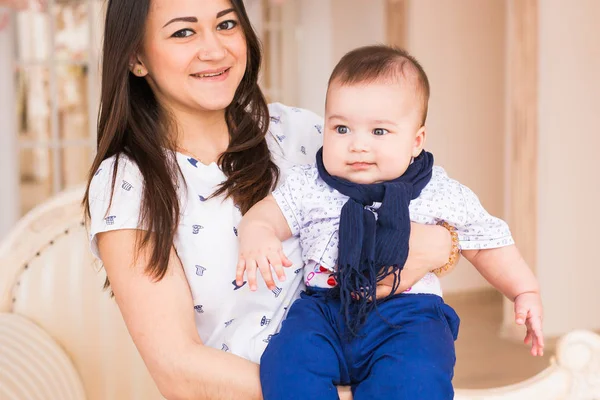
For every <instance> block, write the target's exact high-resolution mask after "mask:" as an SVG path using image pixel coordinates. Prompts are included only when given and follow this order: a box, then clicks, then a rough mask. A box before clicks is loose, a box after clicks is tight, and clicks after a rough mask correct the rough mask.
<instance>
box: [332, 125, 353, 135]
mask: <svg viewBox="0 0 600 400" xmlns="http://www.w3.org/2000/svg"><path fill="white" fill-rule="evenodd" d="M335 131H336V132H337V133H340V134H342V135H344V134H346V133H348V132H350V129H348V127H347V126H344V125H338V126H336V127H335Z"/></svg>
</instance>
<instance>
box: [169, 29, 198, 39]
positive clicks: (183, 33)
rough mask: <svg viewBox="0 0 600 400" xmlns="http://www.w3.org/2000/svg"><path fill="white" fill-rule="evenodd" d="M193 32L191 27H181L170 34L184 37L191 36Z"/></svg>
mask: <svg viewBox="0 0 600 400" xmlns="http://www.w3.org/2000/svg"><path fill="white" fill-rule="evenodd" d="M193 34H194V31H193V30H191V29H181V30H179V31H177V32H175V33H174V34H173V35H171V36H172V37H176V38H185V37H188V36H192V35H193Z"/></svg>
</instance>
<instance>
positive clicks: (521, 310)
mask: <svg viewBox="0 0 600 400" xmlns="http://www.w3.org/2000/svg"><path fill="white" fill-rule="evenodd" d="M527 312H528V310H527V308H526V307H518V308H516V307H515V322H516V323H517V325H523V324H524V323H525V321H526V320H527Z"/></svg>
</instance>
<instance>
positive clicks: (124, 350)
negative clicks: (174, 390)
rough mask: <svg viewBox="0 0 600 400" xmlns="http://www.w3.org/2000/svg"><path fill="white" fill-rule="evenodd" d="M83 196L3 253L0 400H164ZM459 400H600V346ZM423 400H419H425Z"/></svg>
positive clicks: (52, 209)
mask: <svg viewBox="0 0 600 400" xmlns="http://www.w3.org/2000/svg"><path fill="white" fill-rule="evenodd" d="M82 194H83V190H82V188H77V189H74V190H72V191H69V192H64V193H61V194H59V195H58V196H56V197H54V198H52V199H51V200H49V201H48V202H46V203H45V204H43V205H41V206H39V207H37V208H36V209H34V210H33V211H32V212H30V213H29V214H28V215H27V216H25V217H24V218H23V219H22V220H21V221H20V222H19V223H18V225H17V226H16V227H15V228H14V229H13V230H12V232H11V233H10V234H9V236H8V237H7V239H6V240H5V241H4V242H3V243H1V244H0V399H3V400H4V399H6V400H38V399H39V400H42V399H43V400H46V399H48V400H83V399H90V400H95V399H98V400H101V399H102V400H104V399H111V400H112V399H115V400H121V399H123V400H129V399H143V400H153V399H162V396H161V395H160V393H159V392H158V390H157V389H156V386H155V385H154V383H153V382H152V379H151V378H150V376H149V374H148V372H147V370H146V368H145V366H144V364H143V362H142V361H141V358H140V356H139V354H138V353H137V351H136V349H135V347H134V346H133V344H132V342H131V339H130V337H129V335H128V333H127V330H126V329H125V326H124V323H123V320H122V318H121V315H120V313H119V311H118V309H117V307H116V305H115V302H114V301H113V300H112V299H110V297H109V296H108V293H107V292H103V291H102V290H101V288H102V284H103V282H104V276H105V275H104V273H103V271H102V270H101V269H100V268H99V265H98V264H97V263H96V262H95V261H94V260H93V258H92V256H91V254H90V251H89V247H88V240H87V232H86V230H85V228H84V226H83V224H82V215H83V214H82V208H81V205H80V202H81V198H82ZM456 399H457V400H476V399H477V400H479V399H482V400H483V399H490V400H496V399H502V400H559V399H560V400H563V399H564V400H567V399H568V400H591V399H600V336H598V335H596V334H593V333H591V332H584V331H578V332H572V333H569V334H568V335H566V336H565V337H563V338H562V339H561V340H560V341H559V344H558V348H557V355H556V357H555V359H554V360H553V361H552V363H551V365H550V366H549V367H548V368H547V369H546V370H544V371H543V372H542V373H540V374H538V375H537V376H535V377H532V378H531V379H529V380H526V381H524V382H521V383H518V384H516V385H512V386H508V387H502V388H495V389H485V390H461V389H458V390H457V393H456ZM424 400H425V399H424Z"/></svg>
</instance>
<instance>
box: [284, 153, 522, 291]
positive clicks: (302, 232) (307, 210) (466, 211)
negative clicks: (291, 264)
mask: <svg viewBox="0 0 600 400" xmlns="http://www.w3.org/2000/svg"><path fill="white" fill-rule="evenodd" d="M273 197H274V198H275V200H276V201H277V203H278V205H279V207H280V208H281V211H282V212H283V215H284V216H285V218H286V220H287V222H288V225H289V226H290V229H291V231H292V234H293V236H296V237H299V238H300V246H301V247H302V261H303V262H304V264H305V270H304V281H305V285H307V286H314V287H320V288H331V287H333V286H335V279H333V275H332V274H333V273H334V272H335V268H336V265H337V257H338V228H339V222H340V214H341V211H342V207H343V206H344V204H346V201H347V200H348V197H347V196H345V195H343V194H341V193H340V192H338V191H337V190H335V189H333V188H331V187H330V186H328V185H327V184H326V183H325V182H324V181H323V180H322V179H321V178H320V176H319V172H318V170H317V168H316V166H315V165H314V164H312V165H303V166H297V167H294V168H293V171H290V172H289V173H288V176H287V179H286V181H285V182H284V184H283V185H281V186H279V187H278V188H277V189H276V190H275V191H274V192H273ZM376 206H377V205H376ZM375 208H376V207H375ZM409 211H410V218H411V220H412V221H414V222H419V223H422V224H435V223H437V222H438V221H440V220H443V221H446V222H448V223H449V224H450V225H452V226H454V227H455V228H456V230H457V233H458V238H459V245H460V248H461V249H462V250H478V249H492V248H498V247H503V246H509V245H511V244H513V243H514V241H513V239H512V236H511V233H510V230H509V228H508V225H507V224H506V223H505V222H504V221H502V220H501V219H499V218H496V217H493V216H491V215H490V214H489V213H488V212H487V211H486V210H485V209H484V208H483V206H482V205H481V203H480V202H479V199H478V198H477V196H476V195H475V193H473V191H471V190H470V189H469V188H467V187H466V186H464V185H461V184H460V183H459V182H457V181H455V180H453V179H450V178H449V177H448V175H447V174H446V172H445V171H444V169H443V168H441V167H439V166H434V167H433V174H432V177H431V180H430V181H429V183H428V184H427V186H425V188H424V189H423V190H422V191H421V194H420V195H419V197H417V198H416V199H414V200H412V201H411V202H410V206H409ZM406 293H414V294H416V293H429V294H436V295H438V296H441V295H442V288H441V286H440V281H439V279H438V277H437V276H436V275H435V274H433V273H428V274H427V275H425V277H424V278H422V279H421V280H420V281H419V282H417V283H416V284H415V285H413V286H412V287H411V288H410V289H408V290H407V291H406Z"/></svg>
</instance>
